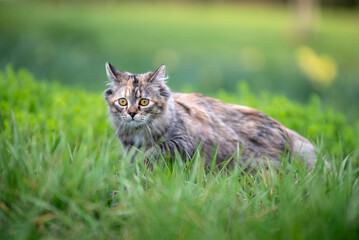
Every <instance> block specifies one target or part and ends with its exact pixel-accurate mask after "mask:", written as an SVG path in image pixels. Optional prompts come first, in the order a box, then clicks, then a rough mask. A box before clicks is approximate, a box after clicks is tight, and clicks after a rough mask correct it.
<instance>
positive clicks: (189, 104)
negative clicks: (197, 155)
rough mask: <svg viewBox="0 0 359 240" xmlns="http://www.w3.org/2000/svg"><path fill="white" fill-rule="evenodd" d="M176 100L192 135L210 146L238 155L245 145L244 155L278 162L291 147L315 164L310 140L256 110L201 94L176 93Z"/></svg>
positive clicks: (295, 152)
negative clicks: (204, 140) (263, 157)
mask: <svg viewBox="0 0 359 240" xmlns="http://www.w3.org/2000/svg"><path fill="white" fill-rule="evenodd" d="M173 98H174V101H175V105H176V109H177V111H178V112H179V115H180V117H181V118H182V120H183V121H184V122H186V123H187V126H190V131H191V132H192V133H194V134H196V135H197V136H201V138H203V139H206V142H208V141H209V142H213V143H220V144H221V145H225V148H227V150H228V149H230V151H227V152H233V151H235V147H236V143H240V144H243V145H245V149H244V152H243V155H248V156H249V155H254V157H261V156H268V157H270V158H271V159H272V160H274V159H276V160H278V156H279V155H280V154H282V153H283V152H284V151H285V149H286V146H287V147H289V149H290V150H291V151H292V153H293V154H294V155H298V153H300V150H304V151H303V152H305V153H306V155H310V157H309V156H307V157H309V158H310V162H312V161H313V162H314V161H315V152H314V148H313V146H312V144H311V143H310V142H309V141H308V140H306V139H305V138H303V137H302V136H300V135H299V134H297V133H296V132H294V131H292V130H289V129H287V128H286V127H284V126H283V125H282V124H281V123H279V122H278V121H276V120H274V119H272V118H271V117H269V116H268V115H266V114H264V113H262V112H260V111H258V110H256V109H253V108H249V107H245V106H241V105H234V104H228V103H224V102H222V101H220V100H217V99H214V98H210V97H205V96H203V95H202V94H199V93H174V94H173ZM303 144H304V145H303ZM299 155H300V156H301V157H303V158H304V155H303V156H302V154H299ZM225 157H228V156H224V157H223V158H224V159H225Z"/></svg>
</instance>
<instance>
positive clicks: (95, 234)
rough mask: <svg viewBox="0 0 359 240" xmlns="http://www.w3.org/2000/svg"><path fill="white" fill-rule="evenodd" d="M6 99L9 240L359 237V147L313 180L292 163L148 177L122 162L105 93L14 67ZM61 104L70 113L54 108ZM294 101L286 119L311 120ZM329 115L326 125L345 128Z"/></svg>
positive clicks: (164, 167)
mask: <svg viewBox="0 0 359 240" xmlns="http://www.w3.org/2000/svg"><path fill="white" fill-rule="evenodd" d="M0 90H1V91H0V92H1V94H0V107H1V111H0V120H1V122H2V125H1V129H0V158H1V159H0V189H1V192H0V238H1V239H40V238H41V239H65V238H67V239H109V238H124V239H278V238H281V239H357V238H358V237H359V185H358V176H359V167H358V162H357V160H358V159H357V155H355V151H354V150H355V148H353V149H352V151H353V153H351V154H349V155H346V156H344V157H342V156H341V154H340V153H338V154H337V155H335V154H330V153H329V151H327V150H326V149H325V148H334V149H335V146H336V144H335V143H330V144H327V145H326V143H325V141H326V139H325V138H323V139H324V140H323V142H324V143H323V144H322V145H321V144H317V147H318V158H319V160H318V164H317V165H316V166H315V167H314V168H313V169H307V168H305V166H303V165H302V164H300V163H297V162H293V163H292V164H289V163H288V162H287V159H283V166H282V167H281V168H279V169H272V168H269V169H260V170H259V171H256V172H251V173H248V172H245V171H243V170H242V169H241V166H236V167H235V168H233V169H223V168H222V169H221V168H214V169H211V170H208V169H205V167H204V165H203V162H202V160H201V157H200V155H196V156H195V157H194V159H193V161H192V165H191V166H189V165H188V164H185V163H183V162H182V161H180V159H174V161H173V162H168V161H165V160H160V161H158V162H157V163H155V164H154V165H153V169H152V170H149V169H148V168H147V167H146V166H145V164H144V162H143V157H142V156H138V157H137V159H136V161H134V162H131V157H130V156H128V157H126V156H125V155H124V154H122V152H121V151H120V149H119V147H118V144H117V141H116V139H115V137H114V135H113V133H112V131H111V130H110V128H109V127H108V126H109V125H108V124H109V123H108V122H107V121H106V114H105V110H103V109H102V108H100V107H101V104H102V99H101V96H100V94H87V93H85V92H83V91H81V90H70V89H68V88H64V87H61V86H59V85H56V84H43V83H42V84H40V83H38V82H35V81H34V80H33V79H32V77H31V76H30V75H29V74H28V73H27V72H24V71H21V72H19V73H15V72H14V71H13V70H12V69H11V68H8V69H7V71H6V73H4V74H2V75H0ZM28 91H29V92H28ZM20 93H21V94H20ZM27 93H28V94H27ZM53 94H54V95H53ZM56 94H58V95H56ZM62 94H64V95H63V96H64V97H63V98H61V100H62V105H61V104H59V103H58V102H56V101H55V100H54V99H56V98H57V97H58V96H61V95H62ZM21 96H22V97H21ZM245 98H246V99H247V101H248V102H251V100H250V99H251V97H250V93H248V96H247V97H245ZM268 98H269V99H270V101H275V99H276V97H273V98H272V97H268ZM228 99H231V96H228ZM228 99H227V100H228ZM279 99H280V98H279ZM232 100H233V101H234V98H232ZM285 102H286V104H283V106H284V107H285V108H287V110H288V112H290V111H291V108H296V109H297V110H298V111H303V112H305V111H309V110H306V109H307V108H308V109H310V106H301V105H296V104H291V103H290V102H287V101H285ZM254 103H255V102H254ZM32 104H33V105H35V107H34V106H32ZM39 104H43V105H41V107H36V106H39ZM317 104H318V103H317ZM78 105H80V106H81V108H79V109H78V108H77V107H78ZM21 106H22V108H21ZM265 106H266V105H262V107H263V108H265ZM97 107H99V108H97ZM103 107H105V106H104V104H103ZM317 107H318V105H317ZM29 109H32V111H29ZM318 109H320V107H318ZM318 109H317V110H318ZM57 111H58V112H59V113H58V114H54V113H56V112H57ZM329 112H330V111H329ZM329 112H327V111H324V110H322V112H320V111H318V114H319V115H320V114H323V115H328V116H329V117H328V121H331V123H332V124H333V125H335V124H338V121H339V122H340V121H343V122H344V123H343V125H345V124H346V122H345V120H338V119H336V118H334V117H333V116H331V115H330V113H329ZM64 113H67V114H64ZM339 115H340V114H339ZM79 117H80V118H81V119H83V122H81V121H80V120H76V119H77V118H79ZM62 118H64V120H61V119H62ZM47 120H51V121H47ZM62 121H64V122H62ZM313 121H314V120H313ZM347 127H348V128H350V129H352V128H351V126H347ZM318 131H320V130H318ZM328 132H330V131H329V130H328ZM323 135H325V132H324V133H323ZM346 138H347V136H343V137H342V141H343V142H349V141H348V139H346ZM329 140H330V141H335V138H334V137H333V136H332V135H330V134H329ZM236 157H237V156H235V158H236ZM324 159H326V160H327V161H329V162H330V168H325V167H324Z"/></svg>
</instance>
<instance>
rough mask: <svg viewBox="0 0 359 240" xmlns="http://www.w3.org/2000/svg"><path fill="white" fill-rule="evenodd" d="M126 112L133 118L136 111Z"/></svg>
mask: <svg viewBox="0 0 359 240" xmlns="http://www.w3.org/2000/svg"><path fill="white" fill-rule="evenodd" d="M128 114H129V115H130V116H131V117H132V118H133V117H134V116H135V115H136V112H128Z"/></svg>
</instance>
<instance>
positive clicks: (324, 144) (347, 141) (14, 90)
mask: <svg viewBox="0 0 359 240" xmlns="http://www.w3.org/2000/svg"><path fill="white" fill-rule="evenodd" d="M0 92H1V93H0V129H3V130H2V131H4V132H8V133H11V131H10V130H11V124H10V122H11V121H13V120H15V122H16V124H17V128H18V129H19V131H20V133H21V134H24V135H26V136H29V137H31V138H33V139H36V140H37V141H41V140H42V139H43V138H44V137H48V138H49V140H51V141H53V140H54V139H53V138H54V136H56V135H58V133H60V132H61V133H62V134H63V135H64V136H66V137H67V139H68V141H69V143H70V145H71V146H76V144H78V143H80V142H81V141H82V138H84V139H87V138H88V137H89V136H90V137H95V138H107V137H109V136H114V133H113V130H112V129H110V123H109V120H108V117H107V114H106V109H107V106H106V104H105V101H104V100H103V99H102V96H101V94H94V93H87V92H85V91H83V90H80V89H76V88H75V89H70V88H68V87H62V86H61V85H59V84H57V83H53V84H49V83H46V82H38V81H35V80H34V79H33V77H32V76H31V75H30V74H29V73H28V72H27V71H25V70H21V71H19V72H18V73H15V72H14V71H13V69H12V67H10V66H9V67H7V70H6V72H5V73H4V74H1V75H0ZM213 97H216V98H219V99H221V100H223V101H224V102H229V103H235V104H241V105H245V106H250V107H253V108H256V109H259V110H262V111H263V112H265V113H266V114H268V115H269V116H271V117H273V118H274V119H277V120H278V121H280V122H282V123H283V124H284V125H285V126H287V127H288V128H291V129H293V130H295V131H298V132H299V133H300V134H302V135H304V136H306V137H308V138H309V139H310V140H311V141H313V142H314V143H315V144H316V145H317V146H318V147H320V148H324V149H325V151H324V152H328V153H330V154H334V155H335V156H340V157H344V156H346V155H348V154H351V153H355V152H354V150H355V149H356V148H357V146H358V145H359V137H358V136H359V132H358V129H359V128H358V126H359V121H357V122H356V127H353V126H351V125H350V124H348V121H347V119H346V118H345V116H344V115H343V114H341V113H340V112H338V111H333V110H332V109H330V108H329V109H328V108H324V107H323V105H322V103H321V101H320V99H319V98H318V97H317V96H313V97H312V98H311V101H310V103H309V104H307V105H301V104H298V103H293V102H290V101H288V100H287V99H286V97H285V96H278V95H276V96H273V95H271V94H269V93H262V94H261V95H260V96H256V95H254V94H253V93H252V92H250V90H249V88H248V86H247V84H246V83H243V82H242V83H240V84H238V88H237V89H236V90H235V94H234V93H228V92H226V91H225V90H220V91H218V93H216V94H215V95H213ZM8 137H11V136H10V135H9V136H8ZM94 147H95V146H94ZM355 154H356V153H355Z"/></svg>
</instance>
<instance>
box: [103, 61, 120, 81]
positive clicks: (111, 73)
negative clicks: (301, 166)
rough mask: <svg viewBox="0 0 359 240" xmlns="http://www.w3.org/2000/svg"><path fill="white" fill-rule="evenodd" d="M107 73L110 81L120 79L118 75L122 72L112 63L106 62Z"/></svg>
mask: <svg viewBox="0 0 359 240" xmlns="http://www.w3.org/2000/svg"><path fill="white" fill-rule="evenodd" d="M106 74H107V78H108V80H109V81H112V82H114V81H119V79H118V78H117V76H119V75H120V74H121V72H120V71H119V70H117V69H116V68H115V67H114V66H112V65H111V63H109V62H107V63H106Z"/></svg>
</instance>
